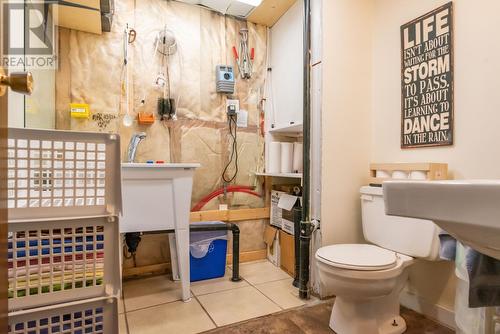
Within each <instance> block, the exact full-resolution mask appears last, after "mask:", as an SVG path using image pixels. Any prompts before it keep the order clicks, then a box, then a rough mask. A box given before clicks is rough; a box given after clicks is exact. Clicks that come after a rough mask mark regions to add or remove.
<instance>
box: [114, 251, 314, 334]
mask: <svg viewBox="0 0 500 334" xmlns="http://www.w3.org/2000/svg"><path fill="white" fill-rule="evenodd" d="M240 276H241V278H242V281H240V282H238V283H233V282H231V281H230V280H229V278H230V277H231V269H230V268H229V267H228V268H227V270H226V276H225V277H222V278H217V279H212V280H206V281H200V282H195V283H192V284H191V292H192V295H193V298H192V300H191V301H190V302H189V303H184V302H182V301H181V290H180V283H178V282H172V281H170V280H169V279H168V278H167V277H165V276H155V277H150V278H145V279H138V280H130V281H126V282H124V283H123V300H120V303H119V305H118V310H119V313H120V316H119V324H120V334H139V333H140V334H143V333H144V334H148V333H182V334H189V333H200V332H204V331H207V330H210V329H213V328H216V327H219V326H224V325H228V324H231V323H235V322H239V321H243V320H248V319H252V318H256V317H260V316H263V315H267V314H271V313H275V312H280V311H282V310H285V309H290V308H295V307H299V306H302V305H304V301H302V300H301V299H299V298H298V291H297V289H295V288H294V287H293V286H292V281H293V279H292V278H291V277H290V276H289V275H288V274H287V273H285V272H284V271H282V270H281V269H280V268H278V267H275V266H274V265H273V264H271V263H270V262H268V261H266V260H264V261H256V262H250V263H244V264H242V265H241V266H240ZM317 302H318V300H317V299H311V300H309V301H307V303H308V304H314V303H317Z"/></svg>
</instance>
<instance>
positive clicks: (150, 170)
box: [120, 163, 200, 233]
mask: <svg viewBox="0 0 500 334" xmlns="http://www.w3.org/2000/svg"><path fill="white" fill-rule="evenodd" d="M198 167H200V164H197V163H164V164H147V163H123V164H122V194H123V196H122V197H123V217H122V219H121V221H120V232H121V233H126V232H147V231H162V230H173V229H177V228H181V227H183V228H188V224H189V211H190V206H191V190H192V184H193V175H194V171H195V169H196V168H198Z"/></svg>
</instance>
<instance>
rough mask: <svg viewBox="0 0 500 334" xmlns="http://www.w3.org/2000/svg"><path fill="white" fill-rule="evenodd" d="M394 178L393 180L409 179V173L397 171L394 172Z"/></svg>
mask: <svg viewBox="0 0 500 334" xmlns="http://www.w3.org/2000/svg"><path fill="white" fill-rule="evenodd" d="M392 178H393V179H407V178H408V172H405V171H403V170H395V171H393V172H392Z"/></svg>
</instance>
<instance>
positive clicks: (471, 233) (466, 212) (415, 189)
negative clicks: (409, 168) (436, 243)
mask: <svg viewBox="0 0 500 334" xmlns="http://www.w3.org/2000/svg"><path fill="white" fill-rule="evenodd" d="M383 188H384V200H385V209H386V213H387V214H388V215H393V216H403V217H411V218H422V219H429V220H432V221H434V222H435V223H436V224H437V225H438V226H439V227H441V228H442V229H443V230H445V231H446V232H448V233H450V234H451V235H452V236H454V237H455V238H456V239H457V240H460V241H461V242H462V243H464V244H466V245H468V246H470V247H472V248H474V249H476V250H477V251H479V252H481V253H483V254H486V255H489V256H491V257H494V258H496V259H500V180H463V181H458V180H457V181H413V182H412V181H388V182H384V184H383Z"/></svg>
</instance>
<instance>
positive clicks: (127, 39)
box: [120, 23, 137, 127]
mask: <svg viewBox="0 0 500 334" xmlns="http://www.w3.org/2000/svg"><path fill="white" fill-rule="evenodd" d="M136 37H137V32H136V31H135V30H134V29H132V28H130V27H129V26H128V23H127V25H126V26H125V29H124V31H123V71H122V83H121V91H122V93H121V95H120V97H122V96H123V91H125V102H123V101H120V107H121V108H122V110H124V113H125V116H123V125H124V126H126V127H129V126H131V125H132V122H133V121H134V120H133V118H132V115H130V106H129V102H130V101H129V98H130V93H129V81H128V76H129V74H128V48H129V44H132V43H133V42H134V41H135V39H136ZM120 100H121V98H120Z"/></svg>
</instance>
